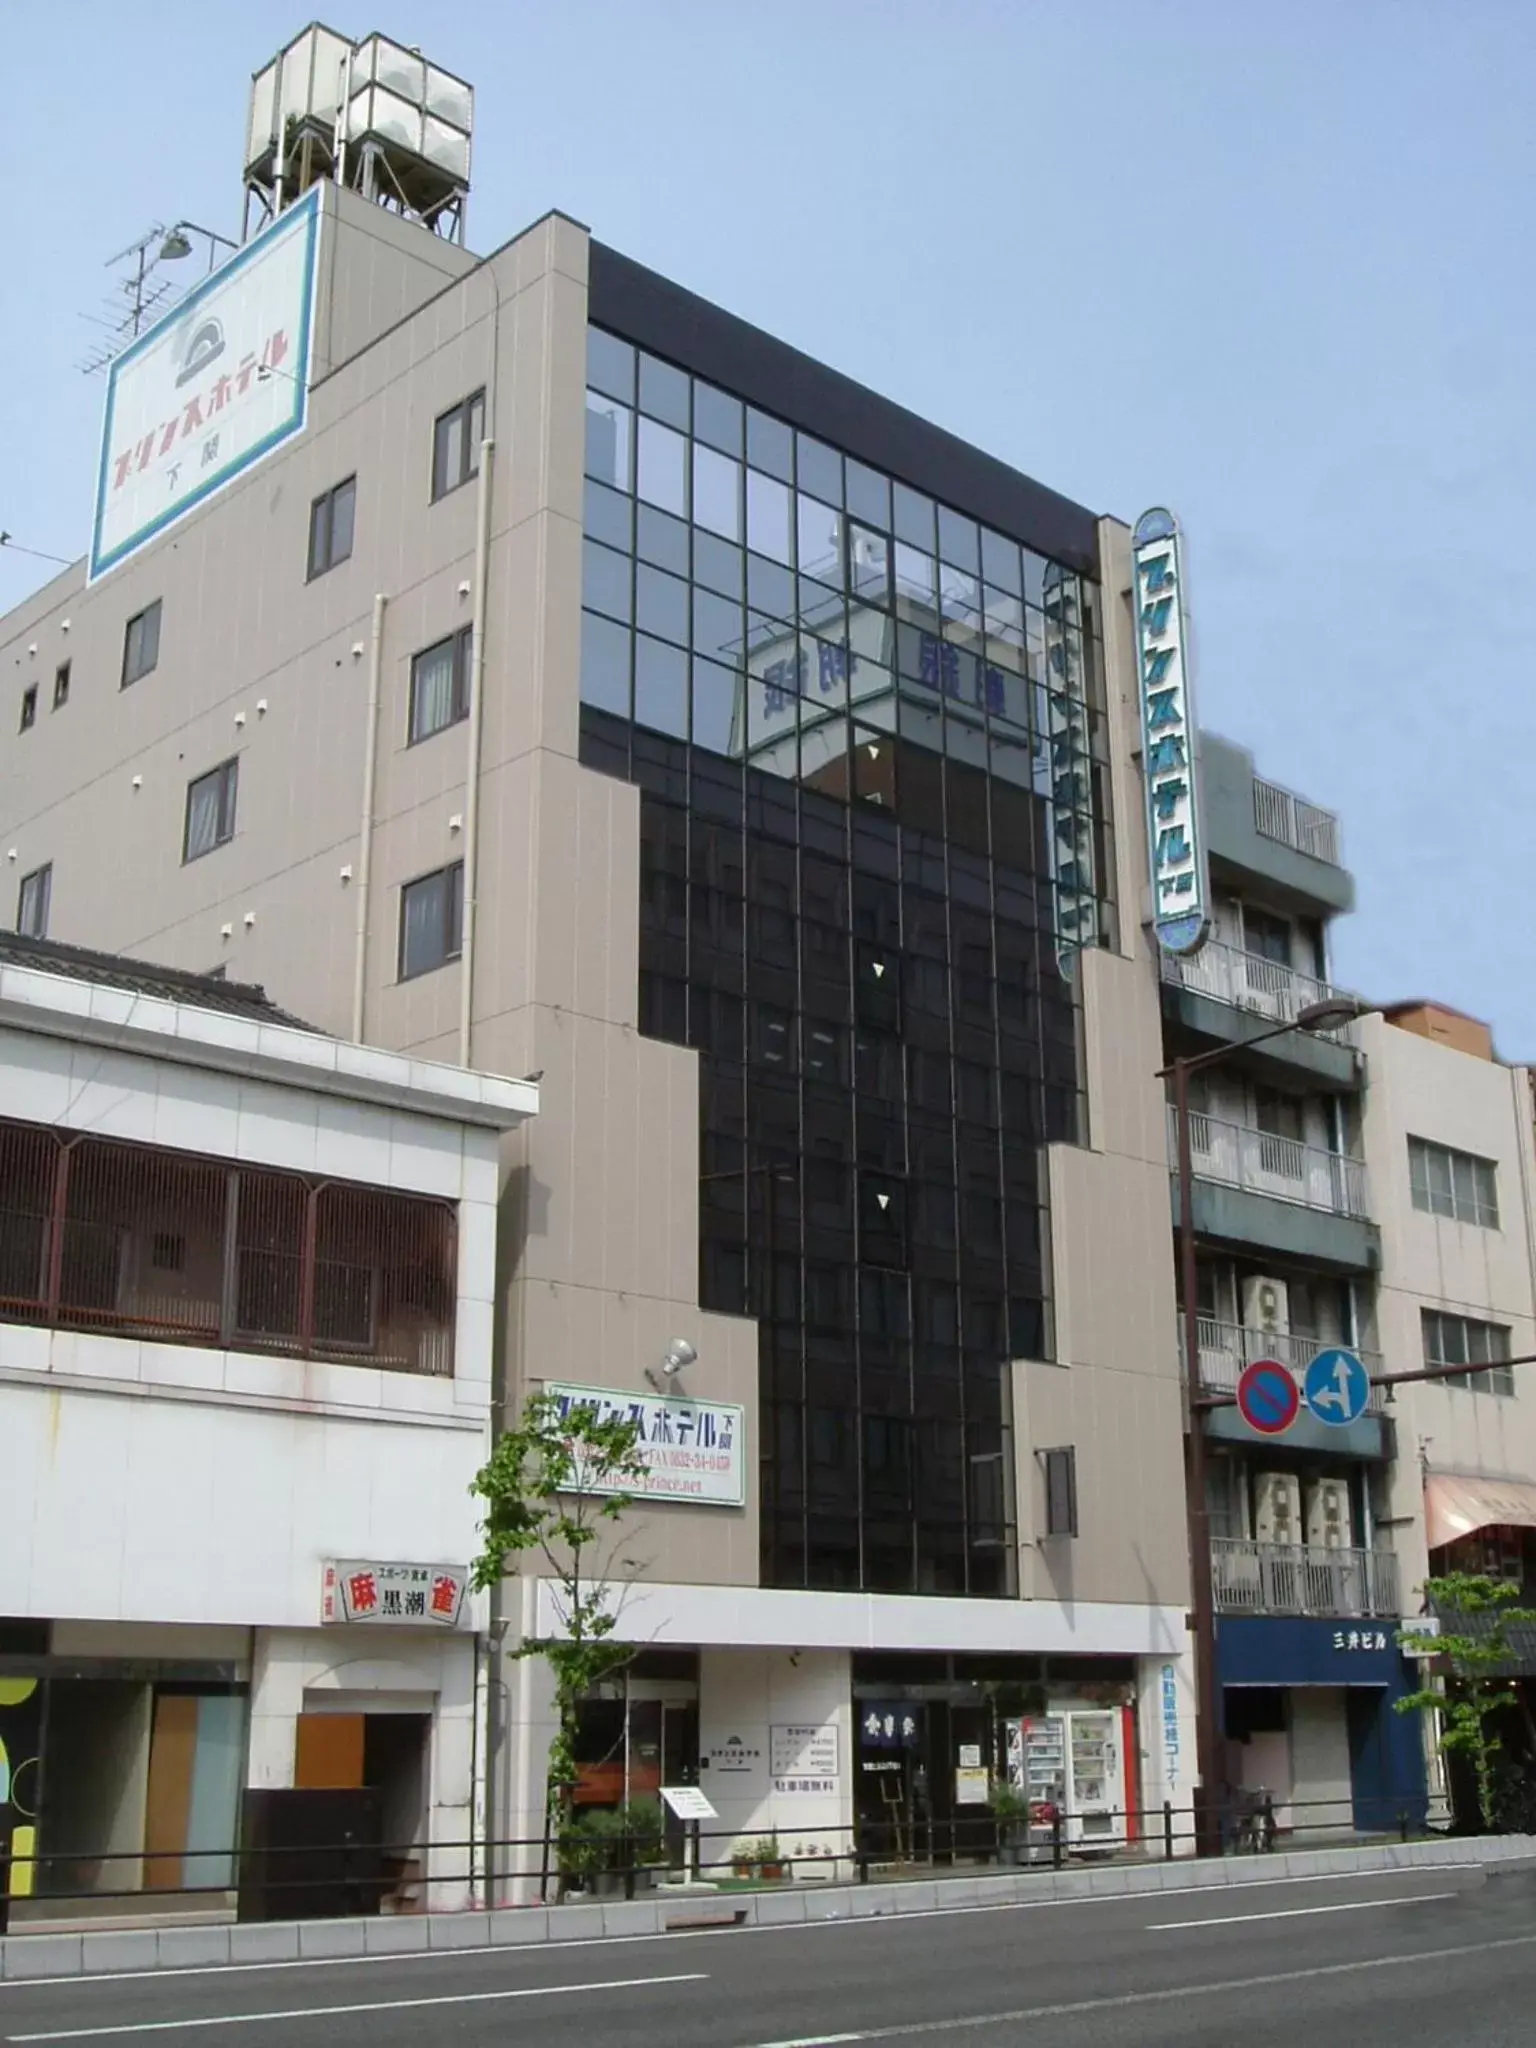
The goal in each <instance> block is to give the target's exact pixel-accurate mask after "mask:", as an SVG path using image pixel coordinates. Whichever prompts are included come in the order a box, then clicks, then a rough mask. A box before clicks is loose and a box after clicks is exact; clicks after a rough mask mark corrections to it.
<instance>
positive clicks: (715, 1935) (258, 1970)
mask: <svg viewBox="0 0 1536 2048" xmlns="http://www.w3.org/2000/svg"><path fill="white" fill-rule="evenodd" d="M1488 1867H1489V1866H1488V1865H1486V1864H1482V1863H1436V1864H1433V1865H1424V1866H1420V1867H1415V1866H1413V1865H1406V1866H1405V1867H1404V1868H1402V1869H1400V1870H1372V1871H1359V1870H1324V1871H1319V1872H1317V1873H1316V1874H1315V1875H1314V1876H1311V1877H1269V1878H1264V1879H1261V1880H1257V1881H1250V1882H1249V1883H1248V1885H1247V1889H1248V1890H1250V1891H1256V1892H1271V1891H1288V1890H1289V1889H1290V1888H1291V1887H1292V1886H1294V1885H1304V1884H1358V1883H1360V1882H1361V1881H1362V1880H1363V1879H1364V1878H1366V1877H1369V1878H1371V1879H1373V1880H1375V1881H1377V1882H1379V1883H1382V1884H1390V1883H1391V1882H1392V1881H1393V1880H1394V1879H1397V1880H1399V1881H1401V1880H1404V1879H1407V1878H1415V1877H1423V1876H1424V1875H1425V1874H1426V1871H1427V1870H1429V1869H1433V1871H1434V1872H1435V1875H1436V1876H1443V1875H1444V1874H1445V1873H1446V1872H1447V1871H1458V1870H1471V1871H1480V1870H1485V1869H1487V1868H1488ZM1227 1889H1228V1887H1227V1886H1225V1885H1208V1884H1182V1885H1169V1886H1167V1888H1166V1889H1165V1890H1163V1891H1160V1892H1155V1893H1147V1892H1142V1891H1134V1892H1095V1893H1093V1894H1092V1895H1090V1896H1088V1897H1084V1898H1075V1899H991V1900H988V1901H986V1902H985V1903H980V1904H978V1903H974V1902H973V1903H972V1904H971V1905H968V1906H923V1907H921V1908H919V1909H918V1910H917V1911H916V1912H911V1913H836V1914H831V1915H828V1916H826V1917H818V1918H816V1919H814V1920H771V1921H766V1922H764V1923H763V1924H762V1925H760V1926H756V1927H701V1928H698V1929H696V1930H694V1931H691V1932H689V1933H688V1935H687V1940H688V1941H689V1942H690V1944H691V1943H693V1942H696V1941H718V1940H720V1939H721V1938H722V1937H723V1936H729V1937H730V1938H731V1939H732V1940H739V1939H741V1938H742V1937H743V1936H745V1935H749V1934H805V1933H807V1932H808V1931H812V1930H814V1929H816V1928H818V1927H899V1926H901V1925H903V1924H904V1923H905V1922H907V1921H909V1920H952V1919H956V1918H958V1917H962V1916H968V1915H970V1914H974V1913H1045V1912H1050V1911H1058V1912H1076V1911H1079V1910H1081V1909H1086V1908H1088V1907H1091V1906H1124V1905H1128V1904H1130V1903H1132V1902H1133V1901H1137V1900H1151V1899H1159V1900H1161V1899H1208V1898H1211V1897H1212V1896H1213V1895H1220V1894H1222V1893H1225V1892H1226V1891H1227ZM1232 1889H1234V1890H1235V1889H1236V1887H1235V1886H1234V1887H1232ZM496 1910H497V1912H498V1913H512V1912H517V1911H520V1910H526V1911H529V1912H537V1911H540V1910H541V1909H540V1908H538V1907H528V1908H526V1909H523V1908H518V1907H515V1906H498V1907H497V1908H496ZM114 1931H115V1930H114ZM130 1931H132V1932H140V1933H141V1932H143V1931H145V1930H143V1929H134V1930H130ZM679 1938H680V1937H679V1935H678V1934H677V1933H675V1932H674V1933H667V1934H583V1935H578V1936H574V1937H572V1938H570V1939H568V1940H567V1941H566V1942H565V1944H564V1946H565V1947H566V1948H569V1949H583V1948H633V1947H635V1946H636V1945H637V1944H639V1943H641V1942H652V1941H668V1942H671V1943H673V1945H674V1946H675V1945H676V1943H677V1941H678V1940H679ZM548 1947H549V1943H548V1942H547V1941H492V1942H487V1943H485V1944H483V1945H481V1944H472V1945H470V1946H467V1947H464V1948H411V1949H399V1950H395V1951H391V1950H388V1949H381V1950H378V1951H369V1952H368V1953H366V1954H363V1955H360V1956H295V1957H289V1958H288V1959H287V1960H286V1961H283V1962H271V1963H186V1964H182V1965H179V1966H177V1965H172V1966H171V1967H170V1968H168V1969H164V1970H162V1969H160V1968H159V1967H158V1966H155V1965H152V1966H151V1967H150V1968H148V1969H144V1970H88V1971H86V1972H84V1973H83V1974H82V1975H80V1976H63V1977H10V1978H5V1979H3V1980H0V1998H3V1997H4V1996H5V1994H6V1992H7V1991H15V1990H18V1989H20V1988H21V1987H22V1986H25V1988H26V1989H27V1990H28V1991H42V1990H45V1989H48V1988H58V1989H65V1990H69V1989H74V1988H75V1987H77V1986H78V1985H81V1984H135V1983H140V1982H142V1981H143V1980H144V1979H145V1978H146V1977H156V1978H168V1977H173V1978H175V1979H177V1980H178V1981H180V1980H181V1979H182V1978H184V1977H236V1976H238V1977H252V1976H264V1975H266V1974H268V1973H269V1972H272V1971H276V1970H355V1969H359V1968H364V1967H369V1968H374V1969H380V1968H391V1967H393V1965H394V1964H396V1963H434V1962H435V1963H441V1962H454V1963H462V1962H463V1961H464V1959H465V1957H466V1956H471V1957H473V1956H514V1955H522V1956H537V1955H543V1954H544V1953H545V1951H546V1950H547V1948H548Z"/></svg>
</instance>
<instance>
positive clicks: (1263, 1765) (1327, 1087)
mask: <svg viewBox="0 0 1536 2048" xmlns="http://www.w3.org/2000/svg"><path fill="white" fill-rule="evenodd" d="M1201 769H1202V783H1203V790H1204V797H1205V820H1206V831H1207V835H1208V840H1209V847H1210V867H1211V881H1212V890H1213V907H1214V916H1213V920H1212V922H1213V932H1212V936H1211V939H1210V940H1209V942H1208V943H1207V944H1206V945H1205V946H1204V948H1203V949H1202V950H1201V951H1200V952H1198V953H1197V954H1195V955H1193V956H1192V957H1188V958H1179V957H1176V956H1168V955H1165V956H1164V958H1163V961H1162V975H1163V1007H1164V1017H1165V1033H1166V1045H1167V1050H1168V1053H1169V1055H1170V1057H1172V1056H1174V1055H1177V1054H1201V1055H1208V1054H1210V1053H1212V1052H1214V1051H1216V1050H1217V1049H1219V1048H1226V1049H1227V1050H1228V1053H1229V1055H1230V1056H1229V1057H1224V1058H1222V1059H1220V1061H1219V1063H1213V1064H1212V1065H1211V1066H1210V1067H1208V1068H1207V1069H1206V1070H1205V1071H1204V1072H1201V1073H1196V1074H1195V1075H1193V1076H1192V1077H1191V1109H1192V1116H1191V1138H1192V1154H1193V1161H1192V1163H1193V1168H1194V1175H1195V1188H1194V1204H1193V1208H1194V1218H1195V1227H1196V1231H1197V1286H1198V1300H1197V1303H1196V1309H1197V1314H1198V1317H1199V1345H1200V1366H1201V1376H1202V1379H1203V1381H1204V1383H1205V1385H1206V1387H1207V1388H1208V1389H1211V1390H1214V1391H1221V1392H1227V1393H1230V1392H1232V1391H1233V1390H1234V1389H1235V1387H1236V1384H1237V1379H1238V1375H1239V1374H1240V1373H1241V1371H1242V1370H1243V1368H1244V1366H1245V1365H1247V1364H1250V1363H1252V1362H1254V1361H1256V1360H1259V1359H1278V1360H1280V1361H1281V1362H1282V1363H1284V1364H1286V1365H1288V1366H1289V1367H1290V1368H1291V1370H1292V1372H1293V1373H1294V1374H1295V1375H1296V1377H1297V1379H1298V1381H1299V1380H1300V1379H1301V1377H1302V1376H1303V1374H1304V1373H1305V1370H1306V1368H1307V1365H1308V1363H1309V1361H1310V1360H1311V1359H1312V1358H1313V1357H1314V1356H1315V1355H1316V1354H1317V1353H1318V1352H1319V1351H1321V1350H1323V1349H1325V1348H1326V1347H1329V1346H1344V1347H1346V1348H1348V1349H1350V1350H1353V1351H1354V1352H1356V1353H1357V1354H1358V1355H1359V1356H1360V1358H1361V1359H1362V1360H1363V1361H1364V1362H1365V1364H1366V1365H1367V1367H1368V1369H1369V1370H1370V1371H1371V1372H1372V1373H1376V1372H1380V1371H1381V1370H1382V1369H1383V1363H1384V1362H1385V1364H1386V1366H1387V1367H1389V1368H1396V1369H1402V1366H1403V1363H1404V1359H1403V1354H1402V1349H1401V1346H1402V1338H1403V1333H1402V1332H1401V1331H1400V1330H1399V1329H1398V1328H1397V1327H1396V1322H1395V1320H1394V1318H1393V1316H1392V1314H1391V1313H1390V1311H1389V1305H1388V1301H1387V1299H1386V1298H1384V1297H1382V1296H1381V1294H1380V1290H1379V1285H1378V1282H1379V1277H1380V1269H1381V1266H1382V1229H1381V1226H1380V1223H1379V1222H1378V1220H1377V1211H1376V1210H1375V1209H1374V1208H1373V1206H1372V1190H1373V1188H1374V1160H1375V1158H1376V1150H1375V1147H1374V1146H1373V1145H1370V1144H1368V1138H1369V1136H1370V1133H1369V1131H1368V1129H1367V1123H1368V1122H1369V1119H1370V1117H1371V1115H1372V1110H1371V1109H1370V1108H1369V1107H1366V1106H1367V1105H1374V1104H1377V1103H1378V1101H1379V1098H1380V1086H1381V1084H1380V1077H1379V1076H1378V1072H1377V1049H1376V1048H1377V1041H1378V1039H1379V1038H1380V1035H1381V1031H1382V1030H1384V1029H1385V1027H1384V1026H1382V1027H1379V1028H1374V1029H1373V1027H1372V1025H1370V1024H1367V1025H1364V1026H1362V1025H1358V1024H1352V1025H1348V1026H1346V1027H1344V1028H1343V1029H1340V1030H1336V1031H1334V1032H1331V1033H1327V1034H1324V1035H1314V1034H1309V1033H1307V1032H1304V1031H1294V1032H1289V1033H1284V1034H1282V1035H1277V1036H1272V1037H1269V1038H1267V1039H1266V1040H1265V1041H1264V1042H1263V1043H1262V1044H1255V1045H1253V1046H1251V1047H1249V1046H1246V1045H1245V1044H1244V1043H1243V1041H1244V1040H1246V1039H1248V1038H1257V1037H1258V1036H1259V1035H1260V1034H1261V1033H1263V1032H1266V1031H1269V1030H1271V1029H1272V1028H1273V1026H1274V1025H1276V1024H1279V1023H1285V1022H1287V1021H1290V1020H1293V1019H1295V1017H1296V1016H1297V1015H1298V1013H1299V1012H1300V1011H1301V1010H1302V1009H1303V1008H1304V1007H1305V1006H1306V1005H1308V1004H1310V1003H1315V1002H1318V1001H1321V1000H1324V999H1325V998H1327V997H1328V996H1330V995H1331V994H1332V993H1333V991H1332V989H1331V988H1330V986H1329V943H1328V927H1329V923H1330V921H1331V919H1332V918H1333V917H1335V916H1337V915H1338V914H1340V913H1341V912H1344V911H1347V910H1349V909H1350V908H1351V907H1352V904H1353V897H1354V889H1353V883H1352V881H1351V878H1350V876H1349V875H1348V873H1347V872H1346V871H1345V869H1344V868H1343V867H1342V865H1341V864H1340V856H1339V837H1338V826H1337V822H1336V820H1335V819H1334V818H1333V816H1332V815H1331V814H1330V813H1328V812H1326V811H1322V810H1320V809H1318V808H1317V807H1316V806H1314V805H1311V804H1308V803H1305V802H1304V801H1303V800H1302V799H1300V798H1298V797H1294V796H1292V795H1291V794H1290V793H1289V792H1287V791H1285V790H1281V789H1278V788H1276V787H1275V786H1274V785H1273V784H1271V783H1268V782H1266V781H1264V780H1263V778H1262V777H1260V776H1259V775H1258V774H1257V773H1256V772H1255V770H1254V765H1253V761H1252V758H1251V757H1250V756H1249V755H1248V754H1246V753H1245V752H1243V750H1242V749H1241V748H1238V747H1235V746H1233V745H1232V744H1230V743H1229V742H1228V741H1226V740H1221V739H1218V738H1216V737H1214V736H1213V735H1209V734H1207V735H1206V736H1205V737H1204V740H1203V744H1202V758H1201ZM1398 1035H1399V1034H1394V1033H1393V1032H1391V1031H1387V1032H1386V1036H1387V1038H1388V1039H1393V1038H1395V1037H1397V1036H1398ZM1363 1046H1369V1048H1370V1053H1369V1058H1368V1059H1367V1058H1366V1057H1365V1056H1364V1054H1363V1051H1362V1047H1363ZM1367 1082H1369V1085H1368V1086H1367ZM1171 1123H1172V1116H1171V1113H1170V1124H1171ZM1172 1142H1173V1134H1172V1132H1171V1133H1170V1143H1172ZM1368 1153H1369V1155H1370V1157H1371V1158H1372V1161H1373V1173H1372V1176H1371V1179H1370V1180H1369V1181H1368V1177H1367V1170H1366V1165H1365V1160H1366V1157H1367V1154H1368ZM1404 1171H1405V1172H1406V1163H1405V1166H1404ZM1413 1355H1414V1356H1415V1357H1416V1355H1417V1354H1416V1350H1415V1352H1414V1354H1413ZM1439 1398H1441V1399H1455V1398H1463V1397H1452V1396H1440V1397H1439ZM1205 1427H1206V1429H1207V1431H1208V1434H1209V1466H1208V1473H1209V1485H1208V1507H1209V1515H1210V1528H1211V1545H1212V1566H1213V1581H1214V1597H1215V1605H1216V1610H1217V1616H1218V1619H1217V1640H1218V1656H1217V1668H1218V1674H1219V1678H1220V1681H1221V1686H1222V1700H1223V1712H1224V1734H1225V1736H1226V1739H1227V1774H1228V1778H1229V1782H1230V1783H1231V1784H1233V1785H1234V1786H1237V1787H1243V1788H1247V1789H1248V1790H1250V1791H1259V1790H1263V1791H1267V1792H1269V1793H1270V1794H1272V1795H1273V1797H1274V1799H1275V1802H1276V1814H1277V1820H1278V1822H1279V1825H1280V1826H1281V1827H1282V1828H1286V1827H1290V1826H1296V1827H1298V1828H1308V1827H1313V1828H1315V1827H1323V1826H1331V1825H1335V1824H1337V1825H1344V1826H1348V1825H1356V1826H1361V1827H1367V1828H1369V1827H1376V1826H1382V1825H1388V1826H1390V1825H1395V1824H1396V1820H1397V1816H1398V1814H1399V1812H1400V1811H1407V1812H1408V1813H1409V1814H1410V1815H1413V1814H1417V1813H1418V1812H1419V1811H1420V1810H1421V1809H1422V1807H1423V1799H1424V1786H1423V1770H1422V1763H1421V1760H1420V1755H1419V1738H1418V1731H1417V1729H1416V1728H1415V1727H1414V1726H1413V1725H1412V1724H1411V1723H1409V1722H1406V1721H1405V1720H1404V1718H1403V1717H1402V1716H1400V1715H1398V1714H1397V1713H1396V1711H1395V1706H1394V1702H1395V1701H1396V1700H1397V1699H1398V1698H1400V1697H1401V1696H1402V1695H1403V1693H1404V1692H1406V1691H1408V1690H1411V1689H1412V1687H1413V1685H1414V1684H1415V1683H1416V1678H1415V1673H1414V1668H1413V1666H1412V1665H1411V1664H1410V1663H1409V1662H1408V1661H1407V1660H1405V1659H1404V1658H1403V1656H1402V1655H1401V1653H1400V1652H1399V1650H1398V1648H1397V1644H1396V1634H1395V1631H1396V1627H1397V1623H1398V1620H1399V1618H1400V1616H1401V1615H1402V1614H1403V1613H1404V1612H1412V1611H1414V1609H1413V1608H1411V1607H1410V1608H1408V1609H1405V1608H1404V1606H1403V1604H1402V1591H1403V1582H1402V1578H1401V1573H1402V1569H1403V1566H1404V1563H1405V1562H1406V1563H1407V1564H1408V1565H1409V1566H1410V1567H1411V1564H1412V1557H1411V1553H1410V1554H1409V1556H1408V1558H1407V1559H1406V1560H1405V1559H1404V1558H1403V1557H1402V1556H1401V1555H1400V1553H1399V1550H1398V1549H1397V1548H1395V1547H1394V1544H1393V1540H1392V1538H1393V1533H1394V1531H1393V1523H1392V1519H1391V1517H1390V1516H1389V1514H1388V1510H1387V1496H1388V1491H1389V1488H1390V1487H1391V1486H1392V1484H1393V1481H1392V1478H1391V1475H1392V1474H1393V1472H1394V1471H1396V1472H1397V1473H1399V1474H1400V1473H1401V1472H1402V1470H1403V1467H1402V1465H1401V1464H1399V1465H1397V1466H1395V1467H1394V1465H1393V1462H1392V1461H1393V1459H1394V1457H1400V1456H1402V1455H1403V1449H1402V1443H1401V1438H1400V1436H1399V1435H1397V1434H1395V1433H1394V1430H1393V1427H1392V1425H1391V1423H1390V1421H1389V1420H1388V1419H1387V1411H1386V1408H1385V1402H1384V1397H1383V1394H1382V1391H1381V1390H1380V1389H1376V1390H1373V1392H1372V1396H1371V1404H1370V1408H1369V1409H1368V1411H1367V1412H1366V1413H1365V1414H1364V1415H1362V1416H1361V1417H1360V1418H1359V1419H1358V1420H1357V1421H1355V1422H1353V1423H1351V1424H1349V1425H1347V1426H1345V1427H1335V1426H1332V1425H1329V1424H1326V1423H1324V1422H1321V1421H1319V1420H1317V1419H1316V1418H1315V1417H1314V1416H1312V1415H1311V1414H1310V1413H1309V1412H1308V1410H1307V1409H1306V1408H1305V1407H1303V1409H1302V1411H1301V1414H1300V1417H1299V1419H1298V1420H1297V1421H1296V1422H1295V1424H1294V1425H1293V1426H1292V1427H1291V1428H1290V1429H1289V1430H1288V1431H1287V1432H1286V1433H1285V1434H1283V1435H1280V1436H1276V1437H1273V1438H1263V1437H1260V1436H1258V1435H1256V1434H1255V1433H1254V1432H1253V1431H1252V1430H1251V1429H1250V1428H1249V1427H1248V1425H1247V1423H1246V1422H1244V1421H1243V1419H1242V1418H1241V1416H1240V1415H1239V1414H1238V1412H1237V1410H1236V1409H1235V1408H1233V1407H1217V1408H1212V1409H1210V1410H1208V1411H1207V1412H1206V1415H1205ZM1410 1467H1411V1458H1410Z"/></svg>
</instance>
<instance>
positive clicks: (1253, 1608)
mask: <svg viewBox="0 0 1536 2048" xmlns="http://www.w3.org/2000/svg"><path fill="white" fill-rule="evenodd" d="M1211 1575H1212V1579H1213V1582H1214V1593H1215V1600H1216V1609H1217V1612H1218V1613H1220V1614H1334V1615H1339V1616H1340V1617H1346V1616H1351V1615H1354V1616H1364V1615H1372V1616H1374V1615H1384V1616H1390V1617H1392V1619H1393V1620H1396V1618H1397V1617H1398V1616H1399V1615H1400V1614H1401V1613H1402V1607H1401V1605H1400V1604H1399V1600H1398V1585H1397V1558H1396V1556H1395V1555H1394V1554H1393V1552H1391V1551H1390V1550H1318V1549H1314V1548H1313V1547H1312V1546H1311V1545H1310V1544H1302V1543H1256V1542H1254V1541H1252V1540H1251V1539H1250V1538H1248V1537H1235V1538H1234V1537H1225V1536H1217V1537H1213V1538H1212V1540H1211ZM1387 1639H1388V1642H1389V1643H1390V1642H1391V1640H1392V1636H1391V1631H1390V1630H1388V1632H1387Z"/></svg>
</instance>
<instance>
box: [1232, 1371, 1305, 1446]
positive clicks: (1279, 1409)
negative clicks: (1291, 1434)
mask: <svg viewBox="0 0 1536 2048" xmlns="http://www.w3.org/2000/svg"><path fill="white" fill-rule="evenodd" d="M1237 1406H1238V1411H1239V1413H1240V1414H1241V1415H1242V1418H1243V1420H1244V1422H1246V1423H1247V1425H1248V1427H1249V1428H1250V1429H1256V1430H1257V1431H1258V1433H1259V1435H1260V1436H1284V1434H1285V1432H1286V1431H1287V1430H1288V1429H1289V1428H1290V1426H1291V1424H1292V1423H1293V1422H1294V1421H1295V1420H1296V1414H1297V1410H1298V1409H1299V1408H1300V1406H1301V1396H1300V1395H1299V1394H1298V1393H1297V1391H1296V1382H1295V1380H1294V1379H1293V1378H1292V1377H1291V1374H1290V1372H1289V1371H1288V1370H1287V1369H1286V1367H1285V1366H1283V1365H1281V1363H1280V1362H1279V1360H1278V1359H1275V1358H1256V1359H1255V1360H1254V1362H1253V1363H1252V1365H1245V1366H1244V1367H1243V1370H1242V1374H1241V1376H1240V1378H1239V1379H1238V1382H1237Z"/></svg>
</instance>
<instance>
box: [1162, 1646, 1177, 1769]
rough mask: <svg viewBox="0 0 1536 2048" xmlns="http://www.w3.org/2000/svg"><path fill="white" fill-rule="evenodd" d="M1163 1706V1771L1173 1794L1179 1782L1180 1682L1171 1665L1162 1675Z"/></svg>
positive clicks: (1167, 1665) (1164, 1667)
mask: <svg viewBox="0 0 1536 2048" xmlns="http://www.w3.org/2000/svg"><path fill="white" fill-rule="evenodd" d="M1161 1689H1162V1704H1163V1771H1164V1775H1165V1776H1166V1778H1167V1780H1168V1789H1169V1791H1170V1792H1172V1791H1173V1790H1174V1789H1175V1787H1176V1786H1177V1785H1178V1782H1179V1681H1178V1674H1177V1673H1176V1672H1175V1670H1174V1668H1173V1666H1172V1665H1171V1664H1165V1665H1164V1666H1163V1669H1162V1674H1161Z"/></svg>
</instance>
